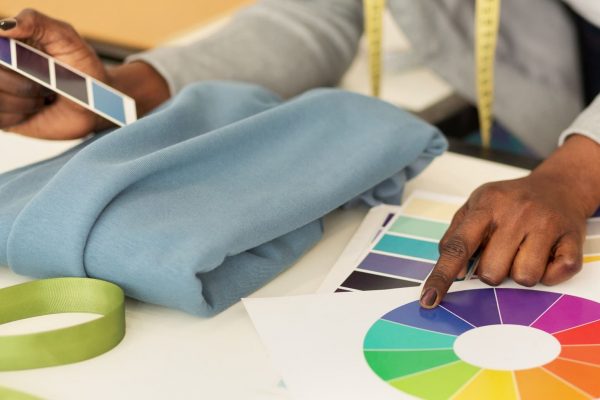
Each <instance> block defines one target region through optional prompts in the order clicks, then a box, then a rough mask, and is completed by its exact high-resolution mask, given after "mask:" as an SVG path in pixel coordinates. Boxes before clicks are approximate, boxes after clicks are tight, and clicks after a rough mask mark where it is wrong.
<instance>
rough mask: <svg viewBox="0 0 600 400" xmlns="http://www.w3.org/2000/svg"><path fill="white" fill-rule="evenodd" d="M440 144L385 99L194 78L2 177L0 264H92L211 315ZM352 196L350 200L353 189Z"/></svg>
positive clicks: (162, 299)
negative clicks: (161, 100)
mask: <svg viewBox="0 0 600 400" xmlns="http://www.w3.org/2000/svg"><path fill="white" fill-rule="evenodd" d="M445 148H446V141H445V140H444V138H443V137H442V135H441V134H440V133H439V132H438V131H437V130H436V129H435V128H433V127H431V126H429V125H427V124H425V123H423V122H421V121H419V120H417V119H416V118H414V117H412V116H411V115H409V114H408V113H406V112H404V111H402V110H400V109H398V108H396V107H393V106H391V105H389V104H386V103H383V102H381V101H378V100H375V99H372V98H367V97H363V96H360V95H356V94H350V93H346V92H342V91H338V90H330V89H319V90H315V91H312V92H309V93H307V94H305V95H302V96H300V97H297V98H295V99H292V100H290V101H287V102H282V101H281V99H279V98H278V97H277V96H275V95H274V94H272V93H270V92H268V91H266V90H264V89H261V88H258V87H255V86H251V85H246V84H235V83H224V82H223V83H220V82H212V83H201V84H196V85H193V86H190V87H189V88H187V89H186V90H184V91H182V92H181V94H179V95H178V96H177V97H175V98H174V99H173V100H171V101H170V102H168V103H167V104H165V105H164V106H163V107H161V108H160V109H159V110H157V111H156V112H155V113H153V114H151V115H149V116H147V117H145V118H143V119H141V120H139V121H138V122H136V123H135V124H132V125H130V126H127V127H124V128H121V129H118V130H115V131H113V132H110V133H107V134H103V135H98V136H95V137H94V138H92V139H90V140H88V141H86V142H85V143H83V144H81V145H79V146H77V147H75V148H73V149H71V150H69V151H67V152H66V153H64V154H62V155H60V156H58V157H55V158H52V159H49V160H46V161H43V162H40V163H37V164H34V165H30V166H27V167H25V168H21V169H18V170H15V171H11V172H8V173H5V174H3V175H0V265H7V266H9V267H10V268H11V269H12V270H14V271H15V272H16V273H18V274H23V275H28V276H32V277H39V278H43V277H54V276H89V277H94V278H99V279H105V280H108V281H111V282H114V283H116V284H118V285H120V286H121V287H122V288H123V289H124V290H125V292H126V293H127V295H129V296H131V297H133V298H136V299H140V300H143V301H147V302H150V303H155V304H161V305H165V306H167V307H174V308H178V309H181V310H184V311H187V312H189V313H192V314H196V315H201V316H209V315H212V314H214V313H216V312H219V311H221V310H223V309H225V308H226V307H228V306H229V305H231V304H233V303H234V302H236V301H237V300H239V299H240V297H243V296H245V295H248V294H249V293H251V292H252V291H254V290H256V289H257V288H259V287H260V286H262V285H264V284H265V283H266V282H268V281H269V280H270V279H272V278H273V277H274V276H276V275H277V274H278V273H280V272H281V271H282V270H284V269H285V268H286V267H288V266H290V265H291V264H292V263H293V262H294V261H295V260H296V259H297V258H298V257H300V256H301V255H302V254H303V253H304V252H305V251H306V250H307V249H309V248H310V247H311V246H312V245H313V244H314V243H316V242H317V241H318V240H319V238H320V237H321V232H322V227H321V223H320V218H321V217H322V216H324V215H325V214H327V213H329V212H330V211H332V210H334V209H335V208H337V207H340V206H341V205H344V204H347V203H348V202H351V201H352V202H354V203H356V202H358V201H359V200H357V198H358V199H362V200H364V201H367V202H368V203H371V204H373V203H374V202H377V201H388V202H392V201H398V200H399V196H400V194H401V188H402V185H403V183H404V181H405V180H406V179H409V178H411V177H413V176H414V175H416V174H417V173H419V172H420V171H421V170H422V169H423V168H425V166H426V165H427V164H428V163H429V162H430V161H431V160H432V159H433V158H434V157H435V156H436V155H439V154H440V153H441V152H443V151H444V150H445ZM353 199H354V200H353Z"/></svg>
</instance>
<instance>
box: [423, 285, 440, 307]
mask: <svg viewBox="0 0 600 400" xmlns="http://www.w3.org/2000/svg"><path fill="white" fill-rule="evenodd" d="M437 297H438V295H437V291H436V290H435V289H434V288H431V287H430V288H428V289H427V290H425V291H424V292H423V294H422V295H421V305H422V306H423V307H433V305H434V304H435V302H436V301H437Z"/></svg>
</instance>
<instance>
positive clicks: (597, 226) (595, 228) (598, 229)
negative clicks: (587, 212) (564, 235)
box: [587, 219, 600, 236]
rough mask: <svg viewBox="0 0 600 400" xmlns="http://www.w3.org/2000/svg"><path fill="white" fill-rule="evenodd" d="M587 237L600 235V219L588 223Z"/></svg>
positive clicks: (590, 220)
mask: <svg viewBox="0 0 600 400" xmlns="http://www.w3.org/2000/svg"><path fill="white" fill-rule="evenodd" d="M587 235H588V236H591V235H600V219H589V220H588V222H587Z"/></svg>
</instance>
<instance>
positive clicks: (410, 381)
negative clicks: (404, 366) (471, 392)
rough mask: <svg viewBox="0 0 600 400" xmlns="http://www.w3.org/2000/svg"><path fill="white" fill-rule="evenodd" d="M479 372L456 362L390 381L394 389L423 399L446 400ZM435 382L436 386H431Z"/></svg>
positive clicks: (477, 369)
mask: <svg viewBox="0 0 600 400" xmlns="http://www.w3.org/2000/svg"><path fill="white" fill-rule="evenodd" d="M479 371H480V369H479V368H477V367H474V366H472V365H470V364H467V363H465V362H463V361H458V362H455V363H452V364H449V365H446V366H443V367H440V368H436V369H431V370H429V371H425V372H422V373H418V374H415V375H411V376H408V377H406V378H400V379H395V380H392V381H390V382H389V383H390V384H391V385H392V386H394V387H395V388H396V389H400V390H402V391H405V392H407V393H409V394H412V395H413V396H417V397H420V398H423V399H435V400H437V399H440V400H441V399H448V398H449V397H450V396H452V395H453V394H454V393H456V392H457V391H458V390H459V389H460V388H461V387H462V386H463V385H464V384H465V383H466V382H467V381H469V379H471V378H472V377H473V375H475V374H476V373H478V372H479ZM432 382H435V383H436V384H432Z"/></svg>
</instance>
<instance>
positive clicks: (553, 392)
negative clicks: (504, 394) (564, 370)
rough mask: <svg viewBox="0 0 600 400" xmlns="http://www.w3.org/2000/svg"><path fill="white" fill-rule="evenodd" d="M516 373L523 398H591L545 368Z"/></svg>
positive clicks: (524, 399)
mask: <svg viewBox="0 0 600 400" xmlns="http://www.w3.org/2000/svg"><path fill="white" fill-rule="evenodd" d="M514 374H515V379H516V381H517V388H518V389H519V394H520V395H521V399H522V400H539V399H544V400H552V399H556V400H561V399H573V400H577V399H589V396H586V395H585V393H583V392H581V391H579V390H578V389H577V388H575V387H573V386H572V385H570V384H568V383H566V382H563V381H561V380H560V379H557V378H556V377H555V376H553V375H551V374H550V373H549V372H548V371H546V370H544V369H543V368H533V369H526V370H521V371H515V372H514Z"/></svg>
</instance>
